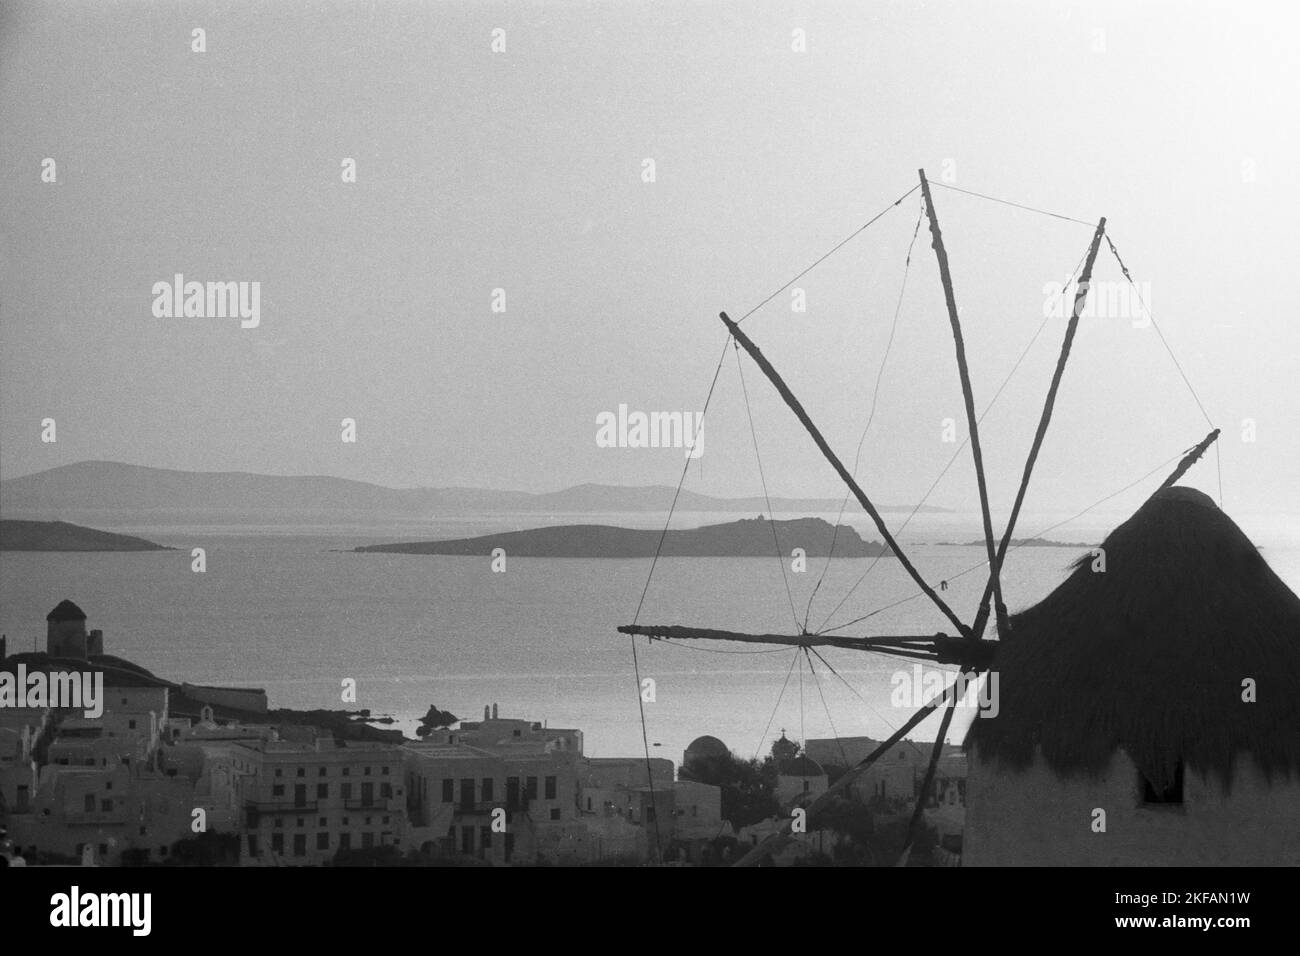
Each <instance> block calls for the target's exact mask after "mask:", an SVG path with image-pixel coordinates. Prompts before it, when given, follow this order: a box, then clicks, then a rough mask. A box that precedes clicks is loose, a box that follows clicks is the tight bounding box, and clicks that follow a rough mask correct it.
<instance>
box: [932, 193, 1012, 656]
mask: <svg viewBox="0 0 1300 956" xmlns="http://www.w3.org/2000/svg"><path fill="white" fill-rule="evenodd" d="M917 173H918V175H919V176H920V177H921V195H922V196H923V197H924V198H925V213H926V216H927V217H928V218H929V220H930V236H931V243H930V244H931V246H933V248H934V255H935V258H936V259H938V260H939V281H940V282H942V283H943V298H944V302H945V303H946V304H947V306H948V322H949V324H950V325H951V326H952V340H953V344H954V345H955V346H956V349H957V371H958V373H959V375H960V376H961V394H962V399H963V401H964V402H965V404H966V427H967V430H968V431H969V432H970V452H971V458H972V459H974V461H975V483H976V485H977V486H978V487H979V494H980V513H981V515H982V516H983V518H984V546H985V548H986V549H987V551H988V556H989V567H990V568H992V569H993V573H992V574H991V575H990V577H989V580H990V582H991V583H992V585H993V599H994V601H995V602H996V606H997V609H998V622H999V624H1001V622H1002V621H1003V620H1004V619H1005V617H1006V606H1005V605H1004V604H1003V602H1002V581H1001V578H1000V577H999V575H998V572H997V567H996V565H995V563H994V558H995V550H994V549H995V548H996V544H995V539H994V537H993V517H992V515H991V514H990V513H989V489H988V483H987V481H986V480H985V477H984V453H983V450H982V449H981V448H980V429H979V419H978V417H977V416H976V414H975V394H974V391H973V390H972V388H971V382H970V368H969V367H968V366H967V364H966V343H965V341H964V339H963V338H962V334H961V319H960V317H959V316H958V314H957V297H956V294H955V293H954V292H953V288H952V273H951V272H950V271H949V269H948V251H947V249H945V248H944V244H943V233H942V232H941V231H940V229H939V217H938V215H937V214H936V213H935V211H934V198H933V197H932V196H931V195H930V181H929V180H928V179H926V178H925V170H924V169H919V170H917ZM987 602H988V599H987V598H985V600H984V602H983V603H981V605H980V607H981V609H982V608H983V607H984V604H987ZM977 620H980V619H979V618H977ZM982 630H983V626H982V622H981V624H980V625H977V628H976V629H974V630H973V631H972V636H973V637H976V638H978V637H979V636H980V632H981V631H982Z"/></svg>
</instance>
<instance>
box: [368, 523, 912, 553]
mask: <svg viewBox="0 0 1300 956" xmlns="http://www.w3.org/2000/svg"><path fill="white" fill-rule="evenodd" d="M774 529H775V532H776V540H775V541H774V540H773V536H772V535H773V530H774ZM661 534H662V532H661V531H656V530H647V529H639V528H635V529H634V528H616V527H612V526H610V525H590V524H582V525H562V526H560V527H554V528H534V529H531V530H528V531H508V532H504V533H501V534H486V535H480V536H478V537H474V538H457V539H454V540H449V541H403V542H398V543H396V544H375V545H368V546H366V547H360V548H356V549H354V550H355V551H357V552H360V553H385V554H453V555H489V554H491V553H492V551H493V550H494V549H496V548H501V549H503V550H504V551H505V553H506V555H507V556H510V557H524V558H649V557H652V556H653V555H654V553H655V550H656V548H657V547H658V546H659V539H660V535H661ZM832 539H833V540H834V542H835V554H836V555H837V556H840V557H845V558H869V557H876V556H878V555H881V554H888V553H890V552H889V549H888V548H887V547H885V546H884V545H882V544H880V543H879V542H876V541H864V540H863V539H862V538H861V537H860V536H859V535H858V533H857V532H856V531H854V530H853V529H852V528H850V527H847V526H845V525H840V526H839V533H838V534H837V533H836V531H835V526H834V525H832V524H831V523H830V522H829V521H823V520H822V519H821V518H795V519H793V520H789V521H781V520H777V521H769V520H768V519H767V518H764V517H761V516H760V517H757V518H742V519H741V520H739V521H729V522H725V523H723V524H711V525H704V526H703V527H700V528H689V529H683V530H670V531H668V532H667V533H666V534H663V548H662V551H661V552H660V553H661V554H662V555H663V556H665V557H731V558H736V557H771V556H772V555H774V554H775V553H777V550H776V549H777V543H778V542H779V546H780V554H781V555H782V559H783V560H784V559H785V558H787V557H789V555H790V553H791V551H792V550H793V549H795V548H802V549H803V550H804V553H805V555H806V556H807V557H810V558H811V557H825V556H826V555H827V554H829V553H830V547H831V541H832Z"/></svg>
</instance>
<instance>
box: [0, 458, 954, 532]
mask: <svg viewBox="0 0 1300 956" xmlns="http://www.w3.org/2000/svg"><path fill="white" fill-rule="evenodd" d="M674 490H675V489H673V488H671V487H669V486H667V485H644V486H634V487H624V486H618V485H598V484H584V485H577V486H575V487H572V488H565V489H563V490H561V491H553V492H545V493H540V494H533V493H530V492H523V491H495V490H490V489H482V488H461V487H452V488H387V487H384V486H383V485H375V484H369V483H367V482H364V481H352V480H349V479H345V478H330V477H324V476H277V475H258V474H251V473H247V472H197V471H172V470H169V469H165V468H144V467H140V466H137V465H125V464H121V463H119V462H111V461H85V462H78V463H76V464H73V465H63V466H61V467H58V468H51V469H49V470H48V471H42V472H38V473H36V474H33V475H24V476H22V477H19V478H9V479H6V480H4V481H0V514H4V515H5V516H6V517H12V518H24V519H31V520H69V519H70V520H74V521H83V522H86V523H90V524H96V525H100V526H105V525H107V526H114V525H116V526H125V525H146V524H147V525H151V526H157V525H166V524H176V525H196V524H198V525H204V524H238V525H276V524H317V523H325V524H348V523H356V524H367V523H372V524H373V523H379V522H394V523H406V522H421V521H428V520H430V519H432V518H435V517H436V518H440V519H446V518H456V517H461V516H479V515H511V514H520V515H525V514H534V515H552V516H553V515H601V514H615V513H620V512H623V513H638V512H644V513H659V514H663V513H667V511H668V509H669V507H670V505H671V504H672V500H673V492H674ZM841 503H842V499H840V498H773V499H772V501H771V509H770V510H771V511H772V512H773V513H777V514H780V513H787V514H789V513H795V514H815V513H818V512H822V513H825V512H838V511H839V509H840V505H841ZM677 510H678V511H682V512H721V513H727V512H739V513H744V514H755V513H757V512H760V511H763V512H766V511H767V510H769V509H768V507H767V505H766V504H765V503H764V501H763V499H762V498H757V497H755V498H716V497H712V496H710V495H702V494H696V493H693V492H690V491H686V490H683V491H682V493H681V496H680V498H679V499H678V501H677ZM881 510H882V511H910V510H911V509H910V508H905V507H903V506H892V507H891V506H884V507H882V508H881ZM923 510H927V511H941V510H943V509H936V508H927V509H923Z"/></svg>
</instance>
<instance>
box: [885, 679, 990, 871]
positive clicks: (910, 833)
mask: <svg viewBox="0 0 1300 956" xmlns="http://www.w3.org/2000/svg"><path fill="white" fill-rule="evenodd" d="M963 676H965V675H963ZM972 676H973V675H972ZM956 710H957V696H956V695H955V694H954V695H953V698H952V700H950V701H949V702H948V707H947V708H946V709H945V710H944V712H943V722H942V723H940V725H939V733H938V734H937V735H935V738H934V747H933V748H932V749H931V751H930V762H929V763H928V764H927V765H926V768H925V777H924V778H923V779H922V780H921V792H920V793H918V794H917V795H916V806H915V807H913V808H912V818H911V820H909V821H908V823H907V836H906V837H905V838H904V840H903V849H902V850H901V851H900V852H899V854H898V862H897V864H896V865H897V866H906V865H907V861H908V858H909V857H910V856H911V855H912V844H913V843H914V842H915V841H916V828H917V826H918V825H919V824H920V822H921V818H922V817H923V816H924V815H925V802H926V800H927V799H928V798H929V796H930V789H931V787H933V786H934V772H935V770H936V768H938V766H939V757H940V756H942V755H943V745H944V738H945V737H947V736H948V727H949V726H950V725H951V724H952V715H953V714H954V713H955V712H956Z"/></svg>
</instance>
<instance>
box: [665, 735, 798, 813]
mask: <svg viewBox="0 0 1300 956" xmlns="http://www.w3.org/2000/svg"><path fill="white" fill-rule="evenodd" d="M677 776H678V779H681V780H694V781H696V782H698V783H708V784H712V785H713V786H715V787H720V788H721V789H722V818H723V819H724V820H726V821H727V822H728V823H730V824H731V825H732V826H733V827H735V828H736V829H737V830H739V829H740V828H741V827H744V826H749V825H750V824H752V823H758V822H759V821H760V820H768V819H771V818H772V817H773V816H775V815H776V814H777V813H779V812H780V810H781V807H780V804H778V803H777V800H776V765H775V764H774V763H773V762H772V761H771V760H770V759H769V760H762V761H760V760H757V759H752V760H742V759H741V758H739V757H737V756H736V755H735V754H733V753H728V754H726V755H725V756H723V755H716V756H713V755H710V756H701V757H694V758H692V760H691V762H690V763H688V764H684V765H683V766H682V767H681V769H680V770H679V771H678V772H677Z"/></svg>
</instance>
